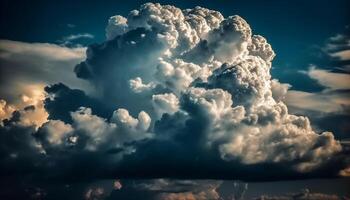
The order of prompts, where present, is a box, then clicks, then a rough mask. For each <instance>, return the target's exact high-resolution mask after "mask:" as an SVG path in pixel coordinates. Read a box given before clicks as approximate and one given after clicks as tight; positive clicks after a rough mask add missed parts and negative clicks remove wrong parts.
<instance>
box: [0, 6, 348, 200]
mask: <svg viewBox="0 0 350 200" xmlns="http://www.w3.org/2000/svg"><path fill="white" fill-rule="evenodd" d="M106 31H107V33H106V36H107V39H106V41H104V42H102V43H100V44H92V45H90V46H89V47H88V49H87V51H86V59H85V60H84V61H83V62H81V63H79V64H78V65H76V67H75V69H74V72H75V74H76V76H77V77H78V78H81V79H84V80H87V81H89V82H90V83H91V84H92V85H93V89H95V90H96V92H95V93H94V94H96V96H94V97H90V96H88V95H87V94H86V93H84V92H83V91H81V90H77V89H71V88H70V87H72V85H70V84H69V83H66V84H68V86H69V87H67V86H65V85H63V84H56V85H51V86H47V87H45V92H46V95H47V97H46V99H45V100H44V108H45V109H46V111H47V113H48V118H47V120H48V121H45V123H43V124H42V125H40V126H38V127H33V126H29V125H26V124H20V123H18V121H20V119H21V117H22V116H25V115H24V114H23V113H21V112H19V113H18V114H15V113H16V112H15V113H14V114H13V115H12V117H10V118H9V119H7V120H6V121H4V124H3V125H2V126H1V137H2V138H4V139H2V140H1V141H3V142H4V143H6V141H11V140H16V141H17V140H18V138H13V137H15V135H10V133H11V132H12V131H16V130H18V129H29V128H31V129H30V130H28V131H26V132H24V134H23V136H22V137H24V138H23V139H21V140H20V141H18V147H19V149H23V152H24V150H26V153H25V155H26V156H25V158H26V159H28V160H30V159H33V160H35V164H33V166H31V168H30V169H34V170H33V172H32V173H33V174H35V172H34V171H42V173H43V175H41V177H39V178H47V179H50V178H52V179H57V178H62V179H65V178H67V179H69V180H76V179H81V178H91V179H93V178H103V177H121V178H133V177H136V178H149V177H152V178H154V177H172V178H214V179H218V178H231V179H234V178H238V179H246V180H255V181H256V180H271V179H273V180H276V179H291V178H302V177H320V176H336V175H338V173H339V171H340V170H342V169H344V168H345V167H346V165H347V162H348V161H346V160H344V159H342V158H343V157H344V156H345V155H344V151H343V148H342V145H341V144H340V143H339V142H338V141H337V140H336V139H335V138H334V135H333V134H332V133H331V132H323V133H316V132H315V131H314V130H313V129H312V127H311V124H310V122H309V120H308V118H307V117H305V116H296V115H292V114H289V113H288V108H287V106H286V105H285V104H284V103H283V102H282V101H281V100H282V99H283V98H284V96H285V95H286V91H287V90H288V87H289V86H288V85H286V84H280V83H279V82H278V81H277V80H273V79H272V77H271V74H270V69H271V65H272V60H273V58H274V56H275V53H274V51H273V49H272V47H271V45H270V44H269V43H268V42H267V40H266V39H265V38H264V37H263V36H259V35H254V34H253V33H252V30H251V28H250V26H249V24H248V23H247V22H246V21H245V20H244V19H243V18H241V17H239V16H237V15H236V16H229V17H227V18H224V17H223V16H222V15H221V14H220V13H219V12H217V11H212V10H208V9H205V8H201V7H196V8H194V9H186V10H180V9H179V8H176V7H174V6H169V5H160V4H152V3H147V4H144V5H142V6H141V7H140V8H139V9H138V10H133V11H131V12H130V13H129V15H128V16H127V17H123V16H119V15H118V16H114V17H111V18H110V20H109V22H108V26H107V28H106ZM50 83H51V82H50ZM332 87H333V86H332ZM1 105H2V108H1V109H2V110H5V111H3V112H9V111H6V110H8V109H10V108H8V107H6V105H5V104H4V103H2V104H1ZM28 138H31V139H30V143H31V145H29V144H28V143H27V142H26V141H28V142H29V139H28ZM28 149H30V151H29V150H28ZM14 152H15V151H14V149H12V148H10V147H9V148H5V149H3V150H2V154H1V156H2V157H1V159H2V162H3V163H5V165H4V166H2V167H3V168H4V169H6V170H11V171H13V172H14V173H15V172H20V171H21V168H20V167H19V166H17V165H19V164H20V163H21V162H22V161H21V160H20V158H21V153H22V151H21V152H17V154H16V155H17V156H15V157H11V155H12V154H13V153H14ZM31 152H33V153H31ZM13 166H15V167H13ZM82 168H84V170H81V169H82ZM324 172H327V173H324ZM29 173H31V172H29ZM321 174H323V175H321ZM205 191H206V193H202V192H197V193H186V192H184V193H181V195H187V196H188V198H194V199H196V198H199V199H205V198H209V199H218V196H217V194H216V193H215V187H214V188H209V189H206V190H205ZM100 193H101V191H100V190H99V189H95V190H91V191H90V192H88V194H87V195H88V196H90V197H91V196H92V195H94V194H96V195H98V194H100ZM164 195H166V196H162V197H161V198H162V199H181V198H182V197H181V198H180V196H179V194H178V193H177V194H164ZM202 196H206V197H205V198H204V197H203V198H202ZM186 198H187V197H186Z"/></svg>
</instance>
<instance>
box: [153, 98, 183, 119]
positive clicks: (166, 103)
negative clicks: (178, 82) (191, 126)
mask: <svg viewBox="0 0 350 200" xmlns="http://www.w3.org/2000/svg"><path fill="white" fill-rule="evenodd" d="M152 101H153V106H154V108H155V110H156V112H157V113H158V114H159V115H160V116H161V115H163V114H164V113H169V114H174V113H175V112H177V111H178V110H179V99H178V98H177V97H176V96H175V95H174V94H173V93H165V94H156V95H153V96H152Z"/></svg>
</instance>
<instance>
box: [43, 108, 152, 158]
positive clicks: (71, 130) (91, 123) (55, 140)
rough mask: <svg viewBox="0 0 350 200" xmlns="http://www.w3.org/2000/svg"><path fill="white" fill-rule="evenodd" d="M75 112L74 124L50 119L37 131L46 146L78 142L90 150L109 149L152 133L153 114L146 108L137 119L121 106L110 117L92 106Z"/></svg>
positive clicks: (62, 145) (53, 146) (74, 144)
mask: <svg viewBox="0 0 350 200" xmlns="http://www.w3.org/2000/svg"><path fill="white" fill-rule="evenodd" d="M71 116H72V124H66V123H64V122H62V121H59V120H50V121H49V122H48V123H46V124H44V125H43V126H42V127H41V129H40V130H39V132H38V133H37V134H36V135H37V137H38V138H40V139H41V141H42V143H43V144H45V145H44V147H45V148H47V149H50V148H55V147H56V148H61V147H69V146H75V147H76V148H79V149H82V150H86V151H90V152H99V151H103V150H104V151H108V150H113V149H116V148H122V147H123V144H124V143H127V142H133V141H137V140H141V139H145V138H148V137H151V136H152V135H151V134H150V133H147V130H148V128H149V126H150V123H151V118H150V117H149V115H148V114H147V113H146V112H144V111H142V112H140V113H139V115H138V118H137V119H135V118H133V117H132V116H130V115H129V112H128V111H127V110H125V109H118V110H116V111H115V112H114V113H113V116H112V117H111V119H110V120H109V121H106V120H105V119H104V118H101V117H99V116H96V115H93V114H92V111H91V109H90V108H84V107H81V108H79V109H78V110H77V111H75V112H71Z"/></svg>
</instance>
